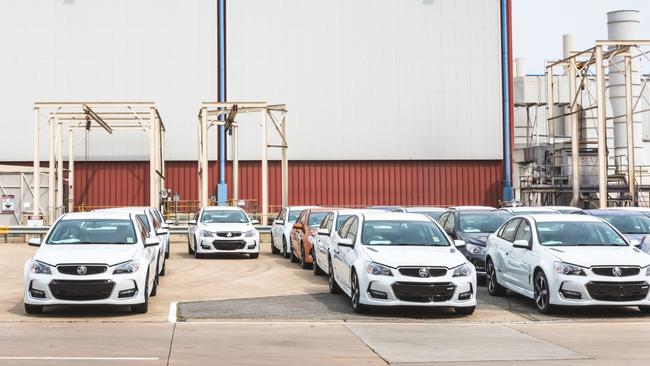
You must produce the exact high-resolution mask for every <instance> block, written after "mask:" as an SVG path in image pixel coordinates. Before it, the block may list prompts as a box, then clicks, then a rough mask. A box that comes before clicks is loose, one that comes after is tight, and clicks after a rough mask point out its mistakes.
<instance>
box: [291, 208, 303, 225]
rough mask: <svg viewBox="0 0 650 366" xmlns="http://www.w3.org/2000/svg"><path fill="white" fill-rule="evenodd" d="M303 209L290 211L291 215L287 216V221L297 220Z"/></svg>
mask: <svg viewBox="0 0 650 366" xmlns="http://www.w3.org/2000/svg"><path fill="white" fill-rule="evenodd" d="M302 211H303V210H292V211H289V217H288V218H287V221H289V222H296V219H297V218H298V216H299V215H300V214H301V213H302Z"/></svg>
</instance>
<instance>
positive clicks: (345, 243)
mask: <svg viewBox="0 0 650 366" xmlns="http://www.w3.org/2000/svg"><path fill="white" fill-rule="evenodd" d="M338 244H339V246H340V247H348V248H352V247H353V246H354V244H353V243H352V239H349V238H345V239H341V240H339V243H338Z"/></svg>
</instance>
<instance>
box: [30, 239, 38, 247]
mask: <svg viewBox="0 0 650 366" xmlns="http://www.w3.org/2000/svg"><path fill="white" fill-rule="evenodd" d="M27 245H29V246H30V247H40V246H41V238H31V239H29V240H28V241H27Z"/></svg>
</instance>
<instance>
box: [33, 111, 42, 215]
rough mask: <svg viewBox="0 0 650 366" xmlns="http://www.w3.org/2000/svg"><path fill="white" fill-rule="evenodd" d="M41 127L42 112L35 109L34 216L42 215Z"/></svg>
mask: <svg viewBox="0 0 650 366" xmlns="http://www.w3.org/2000/svg"><path fill="white" fill-rule="evenodd" d="M40 137H41V126H40V110H39V108H34V181H33V185H34V197H33V200H32V204H33V205H34V207H33V209H32V212H33V215H34V216H39V215H40V211H41V209H40V204H41V203H40V196H41V156H40V155H41V152H40V144H41V138H40Z"/></svg>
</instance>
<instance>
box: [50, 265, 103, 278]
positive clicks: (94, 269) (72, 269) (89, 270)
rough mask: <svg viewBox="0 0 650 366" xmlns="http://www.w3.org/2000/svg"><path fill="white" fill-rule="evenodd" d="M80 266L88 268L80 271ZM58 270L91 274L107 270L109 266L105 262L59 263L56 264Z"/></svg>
mask: <svg viewBox="0 0 650 366" xmlns="http://www.w3.org/2000/svg"><path fill="white" fill-rule="evenodd" d="M79 267H85V269H86V270H85V271H79ZM56 270H57V271H59V273H63V274H67V275H74V276H90V275H94V274H100V273H104V272H106V271H107V270H108V266H107V265H105V264H59V265H58V266H56Z"/></svg>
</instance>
